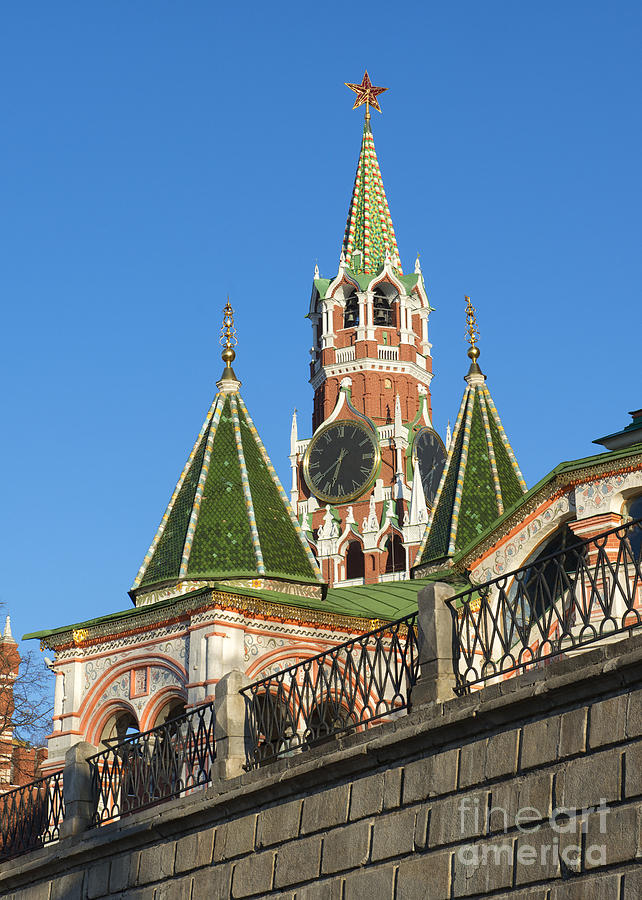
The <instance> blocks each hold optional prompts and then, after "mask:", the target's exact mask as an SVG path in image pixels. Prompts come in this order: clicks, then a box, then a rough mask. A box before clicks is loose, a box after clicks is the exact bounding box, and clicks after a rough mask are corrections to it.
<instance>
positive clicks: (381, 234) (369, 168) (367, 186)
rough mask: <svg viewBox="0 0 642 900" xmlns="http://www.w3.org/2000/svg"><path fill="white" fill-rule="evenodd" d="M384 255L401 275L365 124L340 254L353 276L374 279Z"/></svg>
mask: <svg viewBox="0 0 642 900" xmlns="http://www.w3.org/2000/svg"><path fill="white" fill-rule="evenodd" d="M386 251H388V252H389V253H390V258H391V261H392V265H393V266H394V267H395V268H396V269H398V270H399V272H401V261H400V259H399V250H398V249H397V240H396V238H395V230H394V227H393V224H392V217H391V216H390V209H389V208H388V200H387V199H386V192H385V191H384V187H383V180H382V178H381V171H380V169H379V162H378V160H377V153H376V151H375V145H374V140H373V137H372V131H371V130H370V125H369V123H368V121H366V122H365V123H364V126H363V139H362V141H361V151H360V153H359V162H358V163H357V174H356V176H355V179H354V187H353V189H352V198H351V200H350V207H349V209H348V221H347V223H346V230H345V235H344V238H343V252H344V254H345V259H346V264H347V265H348V266H349V267H350V268H351V269H352V270H353V271H354V272H355V273H356V274H366V275H374V274H376V272H377V271H378V270H379V269H380V267H381V266H382V265H383V264H384V262H385V258H386ZM359 254H360V255H359Z"/></svg>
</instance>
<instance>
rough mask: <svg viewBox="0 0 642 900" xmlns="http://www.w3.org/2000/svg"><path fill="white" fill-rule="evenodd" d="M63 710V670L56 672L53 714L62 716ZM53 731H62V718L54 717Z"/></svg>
mask: <svg viewBox="0 0 642 900" xmlns="http://www.w3.org/2000/svg"><path fill="white" fill-rule="evenodd" d="M64 711H65V676H64V673H63V672H60V671H58V672H56V686H55V688H54V716H61V717H62V716H63V715H64ZM53 730H54V731H62V720H61V719H60V718H57V719H54V723H53Z"/></svg>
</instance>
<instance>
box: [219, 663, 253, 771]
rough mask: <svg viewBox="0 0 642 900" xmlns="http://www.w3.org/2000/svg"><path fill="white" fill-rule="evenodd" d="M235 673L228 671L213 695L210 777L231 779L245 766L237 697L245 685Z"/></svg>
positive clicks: (242, 713) (239, 698)
mask: <svg viewBox="0 0 642 900" xmlns="http://www.w3.org/2000/svg"><path fill="white" fill-rule="evenodd" d="M249 683H250V682H249V679H248V678H246V676H245V675H244V674H243V672H241V671H240V670H239V669H232V671H231V672H228V673H227V675H224V676H223V677H222V678H221V679H220V681H219V682H218V683H217V685H216V688H215V691H214V715H215V724H214V742H215V747H216V759H215V762H214V774H215V776H216V777H218V778H234V777H235V776H236V775H240V774H241V772H242V771H243V766H244V765H245V762H246V759H245V698H244V697H243V695H242V694H240V693H239V691H240V690H241V688H244V687H245V686H246V685H247V684H249Z"/></svg>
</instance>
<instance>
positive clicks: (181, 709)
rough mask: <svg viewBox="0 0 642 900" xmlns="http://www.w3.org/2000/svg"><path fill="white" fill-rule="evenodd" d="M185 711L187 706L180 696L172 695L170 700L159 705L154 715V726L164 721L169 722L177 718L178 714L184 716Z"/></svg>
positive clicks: (162, 723)
mask: <svg viewBox="0 0 642 900" xmlns="http://www.w3.org/2000/svg"><path fill="white" fill-rule="evenodd" d="M186 711H187V707H186V704H185V701H184V700H183V698H182V697H172V698H171V700H168V702H167V703H166V704H165V706H163V707H161V710H160V712H159V713H158V715H157V716H156V719H155V721H154V726H153V727H154V728H156V727H157V726H158V725H164V724H165V723H166V722H171V721H173V720H174V719H178V718H179V716H184V715H185V713H186Z"/></svg>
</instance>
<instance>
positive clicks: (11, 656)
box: [0, 616, 53, 784]
mask: <svg viewBox="0 0 642 900" xmlns="http://www.w3.org/2000/svg"><path fill="white" fill-rule="evenodd" d="M52 696H53V690H52V675H51V673H50V672H49V670H48V668H47V666H46V665H45V663H44V661H43V660H41V659H40V658H38V657H37V656H36V655H35V654H33V653H31V652H29V653H25V654H24V656H21V654H20V652H19V650H18V644H17V642H16V641H15V640H14V638H13V635H12V634H11V624H10V620H9V616H7V619H6V624H5V629H4V633H3V634H2V637H1V639H0V782H3V783H4V784H22V783H25V781H30V780H31V779H32V778H33V777H34V772H35V769H36V768H37V766H38V764H39V761H40V760H41V759H42V757H43V755H44V754H43V753H42V751H41V752H40V753H38V752H37V748H42V747H44V745H45V743H46V736H47V734H48V733H49V732H50V731H51V716H52V712H53V706H52V702H51V699H52Z"/></svg>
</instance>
